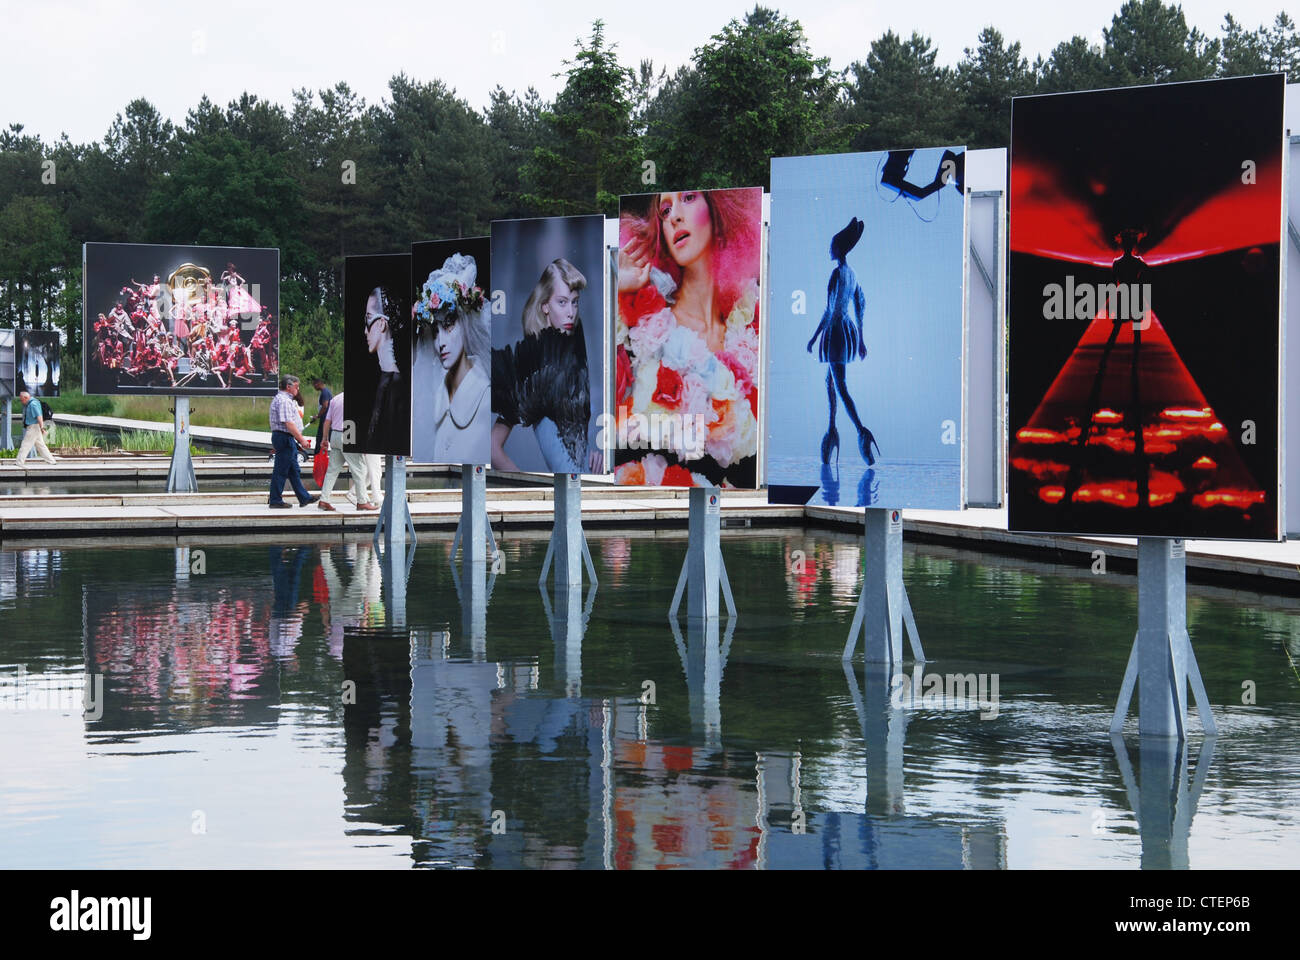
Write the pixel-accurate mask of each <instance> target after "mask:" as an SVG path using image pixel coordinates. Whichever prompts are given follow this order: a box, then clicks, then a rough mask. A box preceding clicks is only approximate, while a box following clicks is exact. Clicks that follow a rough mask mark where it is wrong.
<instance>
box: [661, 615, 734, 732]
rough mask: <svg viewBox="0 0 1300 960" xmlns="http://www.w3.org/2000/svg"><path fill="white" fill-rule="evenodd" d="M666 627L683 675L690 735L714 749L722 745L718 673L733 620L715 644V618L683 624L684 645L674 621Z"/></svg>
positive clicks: (693, 619)
mask: <svg viewBox="0 0 1300 960" xmlns="http://www.w3.org/2000/svg"><path fill="white" fill-rule="evenodd" d="M669 623H670V624H671V625H672V628H673V641H674V643H676V645H677V655H678V656H679V657H680V658H681V661H682V670H683V672H684V673H685V674H686V695H687V698H688V700H689V703H690V714H691V733H692V734H694V735H695V736H697V737H699V738H701V739H703V741H704V745H705V746H706V747H709V748H710V749H717V747H718V746H719V744H720V743H721V741H722V672H723V670H725V669H726V667H727V654H728V653H730V652H731V638H732V635H733V634H734V633H735V631H736V620H735V618H734V617H733V618H731V619H729V620H728V621H727V630H726V633H725V634H723V635H722V638H721V641H719V636H718V634H719V623H718V618H717V617H708V618H698V617H691V618H689V619H688V620H687V621H686V636H687V641H686V643H683V642H682V631H681V627H679V626H678V625H677V620H676V618H673V619H671V620H669Z"/></svg>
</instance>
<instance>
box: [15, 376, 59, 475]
mask: <svg viewBox="0 0 1300 960" xmlns="http://www.w3.org/2000/svg"><path fill="white" fill-rule="evenodd" d="M18 399H19V400H21V401H22V402H23V442H22V446H20V447H19V448H18V459H17V461H16V462H17V464H18V466H20V467H21V466H22V465H23V461H24V460H26V459H27V456H28V454H30V453H31V452H32V448H33V447H35V448H36V453H37V454H38V455H39V456H40V458H41V459H42V460H44V461H45V462H46V463H57V462H58V461H57V460H55V459H54V454H52V453H50V448H49V447H48V446H46V444H45V431H46V430H48V429H49V428H48V427H47V426H46V425H45V411H44V410H43V409H42V407H41V401H40V400H37V399H36V398H35V397H33V396H32V395H31V394H30V393H29V392H28V391H26V390H24V391H23V392H22V393H20V394H18Z"/></svg>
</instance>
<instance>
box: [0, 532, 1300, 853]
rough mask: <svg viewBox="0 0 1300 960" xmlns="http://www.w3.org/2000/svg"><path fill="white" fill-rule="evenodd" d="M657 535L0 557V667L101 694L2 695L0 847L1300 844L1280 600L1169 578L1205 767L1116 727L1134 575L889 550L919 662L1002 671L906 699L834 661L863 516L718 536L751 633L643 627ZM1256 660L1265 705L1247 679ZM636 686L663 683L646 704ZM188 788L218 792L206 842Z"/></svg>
mask: <svg viewBox="0 0 1300 960" xmlns="http://www.w3.org/2000/svg"><path fill="white" fill-rule="evenodd" d="M679 540H680V537H677V536H675V535H673V534H664V533H662V532H659V533H653V532H643V531H636V532H627V533H620V534H617V535H611V536H609V537H605V538H601V537H599V536H594V537H593V538H592V546H593V552H594V554H595V559H596V560H597V562H598V563H600V564H601V565H602V569H603V570H605V571H608V572H610V573H611V576H610V577H609V579H608V580H607V581H603V584H604V585H602V586H601V588H600V591H599V593H595V592H593V591H588V592H583V591H582V590H581V589H577V590H568V589H560V590H559V591H553V590H545V591H544V592H543V597H542V604H541V605H540V607H539V604H538V597H537V594H536V593H534V592H533V589H534V588H533V586H532V584H533V583H534V582H536V571H537V570H538V568H539V567H540V564H541V560H542V556H543V551H544V548H545V541H544V540H541V539H537V540H532V539H511V540H509V541H506V542H505V543H504V544H503V549H504V550H506V551H507V552H508V553H509V558H508V561H509V566H508V569H509V570H510V575H509V576H502V577H501V578H500V579H499V580H493V579H492V578H491V577H490V575H489V572H488V571H487V569H486V567H485V565H478V566H477V567H474V566H473V565H471V566H470V567H466V568H453V567H449V566H448V565H447V563H446V554H445V552H444V548H445V546H446V545H445V543H442V544H439V543H437V542H434V543H430V544H426V545H425V546H422V547H421V548H420V550H419V551H417V552H416V553H415V555H414V556H412V555H410V554H403V555H401V556H394V557H392V558H391V559H392V560H393V561H394V563H393V564H392V565H390V564H388V563H386V562H385V557H384V556H383V555H382V554H378V553H376V552H375V551H374V550H373V549H372V547H371V544H370V543H369V542H368V541H367V540H361V541H359V542H358V541H353V540H348V541H346V542H344V541H339V540H334V541H329V542H323V543H321V544H318V545H317V544H295V545H292V546H282V545H274V546H269V545H267V544H263V545H261V546H239V547H220V546H210V547H199V546H195V547H193V548H187V547H180V548H177V547H173V546H167V547H163V548H135V549H130V550H121V549H117V550H114V551H108V550H101V549H65V550H43V551H12V550H9V551H4V550H0V571H2V572H4V573H6V574H7V575H8V574H9V573H10V572H11V571H12V576H11V577H10V576H6V579H5V584H6V592H5V593H3V594H0V683H2V682H4V681H5V680H6V678H7V677H9V676H10V675H12V674H13V673H14V672H15V671H16V669H17V667H18V666H22V667H23V668H24V670H25V671H26V675H27V677H28V678H29V679H30V681H31V682H32V684H33V685H34V686H35V687H39V685H40V684H42V683H44V684H46V685H49V684H50V683H52V682H53V680H51V679H50V678H56V677H76V676H80V674H82V673H83V672H84V671H88V672H91V673H102V674H103V675H104V681H105V682H104V694H103V700H104V714H103V716H102V717H101V718H100V719H93V718H88V719H83V718H82V716H81V714H80V711H79V710H72V709H68V710H55V709H52V708H51V709H45V710H42V711H38V710H34V709H26V710H21V709H20V710H11V711H7V712H6V713H5V714H4V717H3V719H0V764H2V765H3V766H4V768H5V770H6V777H5V778H4V780H3V781H0V862H4V863H9V864H18V865H71V866H76V865H90V866H105V865H118V866H145V865H164V864H174V865H180V866H202V865H208V866H231V865H240V864H243V865H248V864H260V865H266V866H290V865H337V866H347V865H349V864H365V865H368V866H374V865H389V866H412V865H414V866H430V867H438V866H445V867H520V866H528V867H533V866H536V867H584V868H595V869H601V868H608V869H623V868H642V867H644V868H670V867H710V868H732V869H735V868H755V869H762V868H784V867H814V868H823V867H826V868H864V867H865V868H873V867H894V866H907V867H952V868H969V867H1003V866H1029V865H1050V866H1075V867H1077V866H1110V867H1131V866H1135V865H1138V864H1141V865H1143V866H1146V867H1174V868H1178V867H1186V866H1198V867H1201V866H1221V865H1223V866H1232V865H1238V864H1246V865H1268V866H1281V865H1286V864H1289V863H1293V862H1294V861H1295V860H1296V858H1297V856H1298V855H1300V815H1298V814H1297V811H1296V810H1295V806H1294V802H1293V799H1294V794H1295V789H1296V786H1297V784H1300V745H1297V743H1296V742H1295V739H1294V736H1293V735H1292V731H1293V729H1294V722H1295V720H1296V719H1297V717H1300V696H1297V693H1296V690H1295V688H1294V685H1293V683H1292V682H1291V680H1290V679H1289V678H1290V677H1291V674H1290V673H1289V672H1288V669H1289V668H1288V666H1287V658H1286V654H1287V649H1288V648H1287V645H1288V644H1291V643H1294V641H1295V637H1296V630H1295V627H1294V622H1295V612H1296V611H1297V610H1298V609H1300V605H1298V604H1296V603H1295V602H1293V601H1289V600H1279V599H1268V598H1260V597H1251V598H1249V599H1245V600H1244V599H1243V596H1242V595H1241V594H1240V593H1227V592H1225V591H1220V592H1217V593H1216V592H1214V591H1210V590H1204V589H1201V588H1196V587H1193V588H1192V589H1191V590H1190V591H1189V601H1188V616H1189V621H1190V624H1191V626H1192V632H1193V634H1194V635H1195V636H1196V637H1197V643H1198V654H1199V655H1200V657H1201V658H1202V659H1201V663H1202V668H1203V671H1204V675H1205V677H1206V680H1207V684H1208V686H1209V689H1210V692H1211V696H1212V698H1214V699H1215V700H1216V701H1217V702H1216V706H1215V709H1216V711H1218V713H1219V717H1220V722H1221V729H1222V730H1223V734H1222V735H1223V736H1224V737H1225V740H1224V741H1223V742H1221V743H1220V746H1219V749H1220V750H1227V751H1229V753H1230V755H1231V757H1232V762H1230V763H1226V762H1221V763H1219V764H1217V765H1214V764H1211V762H1210V759H1211V754H1212V750H1213V746H1212V744H1211V743H1210V742H1209V741H1204V742H1202V745H1201V747H1200V750H1199V754H1198V756H1197V757H1196V758H1195V764H1194V768H1193V766H1192V764H1191V762H1190V758H1189V756H1188V754H1187V753H1186V752H1183V751H1182V750H1181V749H1180V748H1179V747H1178V746H1177V745H1176V744H1173V745H1171V744H1167V743H1157V744H1145V743H1144V744H1137V745H1135V749H1136V750H1137V752H1138V755H1137V757H1136V759H1134V760H1130V759H1129V754H1128V751H1127V750H1126V749H1121V748H1119V747H1115V746H1112V745H1111V744H1109V743H1108V742H1107V739H1108V737H1107V732H1106V725H1107V718H1108V717H1109V712H1110V706H1111V705H1110V703H1109V702H1108V701H1109V700H1110V698H1111V697H1112V696H1113V688H1114V686H1115V685H1116V684H1117V683H1118V680H1119V677H1120V676H1121V675H1122V672H1123V667H1124V663H1125V661H1126V658H1127V654H1128V644H1129V642H1130V641H1131V637H1132V633H1131V624H1132V622H1133V618H1134V617H1135V606H1136V605H1135V602H1134V597H1133V582H1132V579H1131V578H1127V579H1126V578H1124V577H1120V576H1111V577H1107V578H1096V577H1090V576H1088V575H1086V568H1085V570H1084V573H1077V572H1075V571H1070V570H1064V569H1061V568H1054V567H1049V566H1044V565H1034V564H1031V563H1027V562H1025V561H1022V560H1017V561H1012V560H998V559H995V558H988V557H978V558H977V557H972V556H970V555H967V554H963V553H960V552H958V551H954V550H947V549H945V548H938V547H909V548H908V551H907V555H906V558H905V574H906V576H907V579H908V589H909V592H910V593H911V595H912V600H913V603H914V606H915V609H916V613H917V618H918V620H919V621H920V622H921V624H920V625H921V627H922V628H923V629H924V630H926V632H927V634H928V635H931V636H934V637H936V649H934V650H932V651H930V652H931V653H932V654H933V655H935V656H937V657H939V659H938V660H934V661H931V662H930V663H928V664H926V665H925V669H926V670H927V671H935V672H937V673H941V674H968V673H972V674H973V673H979V674H983V673H986V672H987V673H993V674H996V675H998V676H999V677H1000V681H1001V683H1000V696H1001V703H1000V708H999V709H998V710H997V711H990V712H989V713H990V716H988V717H987V718H986V719H981V712H980V710H979V709H978V707H974V706H973V707H972V708H971V709H954V708H953V706H952V705H951V704H941V705H934V704H931V703H929V702H927V701H925V700H921V701H920V702H919V704H918V703H907V704H901V703H898V702H896V701H895V700H894V699H893V698H891V692H892V690H893V686H894V684H895V682H896V681H895V678H894V677H892V676H891V675H890V674H889V673H888V672H887V671H886V670H882V669H880V668H878V667H876V666H875V665H872V666H870V667H865V666H864V665H862V664H857V665H856V666H854V667H853V668H852V669H850V670H848V671H847V672H846V671H845V669H844V667H843V665H842V664H841V661H840V657H839V654H840V650H841V647H842V640H843V633H844V629H845V625H846V624H847V622H848V620H849V618H850V617H851V614H852V609H853V604H854V601H855V600H856V596H857V586H858V578H859V570H860V565H861V545H860V538H856V537H853V536H848V535H846V536H842V537H841V536H836V535H831V534H826V533H821V532H814V531H800V530H795V531H782V532H780V533H763V532H758V531H749V532H747V533H746V534H745V535H743V536H735V537H733V536H731V535H727V540H728V543H727V544H726V545H725V549H726V550H727V552H728V558H729V559H732V558H733V557H734V558H735V559H734V560H733V564H734V565H736V566H737V568H738V569H743V570H745V571H746V577H745V578H744V580H743V582H742V581H741V580H740V579H739V578H738V580H737V583H736V585H735V586H736V588H737V592H738V594H739V596H738V597H737V600H738V602H741V603H743V604H744V607H745V610H746V619H745V622H744V625H737V624H735V622H734V621H730V622H728V623H726V624H721V623H719V621H717V620H714V621H712V622H711V623H710V622H708V621H704V622H695V623H691V622H690V621H688V623H687V625H686V626H684V627H680V628H676V627H670V628H669V629H667V630H666V629H665V626H664V622H663V615H662V611H663V609H664V606H665V605H666V602H667V599H668V596H669V595H670V594H671V591H672V586H673V583H674V580H675V575H676V573H677V568H678V563H679V561H680V555H681V545H680V542H678V541H679ZM200 550H202V551H203V552H202V554H201V555H200V553H199V551H200ZM200 561H202V562H200ZM615 574H616V575H615ZM619 577H621V578H622V583H621V585H620V586H617V587H614V586H610V584H611V583H614V582H615V581H616V580H618V578H619ZM403 585H405V586H406V590H405V591H402V590H401V589H400V588H401V587H402V586H403ZM403 594H404V606H403ZM489 600H490V603H489ZM750 611H752V614H751V613H750ZM1079 624H1087V635H1086V638H1085V642H1081V639H1080V637H1079V635H1078V630H1079V626H1078V625H1079ZM670 636H671V642H670ZM1246 662H1249V663H1250V664H1252V667H1251V672H1250V674H1249V675H1251V676H1253V677H1256V678H1258V685H1259V687H1258V702H1259V704H1260V705H1259V706H1241V705H1238V702H1239V698H1240V691H1239V690H1236V689H1235V687H1234V684H1235V683H1237V682H1239V681H1237V680H1236V678H1237V677H1238V676H1239V675H1240V674H1241V668H1240V665H1241V664H1242V663H1246ZM1224 678H1228V680H1224ZM683 680H684V682H683ZM646 681H651V683H652V687H651V689H653V690H654V691H655V694H656V695H655V696H654V697H652V698H651V697H647V698H646V700H647V702H642V695H643V693H644V691H645V690H646V689H647V688H646V687H645V686H644V685H645V683H646ZM10 685H12V684H10ZM3 692H4V691H0V694H2V693H3ZM0 699H3V698H0ZM5 702H14V698H12V697H10V698H9V700H8V701H5ZM724 720H725V723H724ZM1195 749H1196V747H1195V742H1194V743H1193V750H1195ZM1171 751H1172V752H1171ZM1112 757H1113V758H1115V760H1114V762H1113V761H1112ZM1135 766H1136V772H1135V770H1134V767H1135ZM1138 774H1140V776H1138ZM340 782H341V784H342V787H343V790H342V802H341V803H340V797H339V791H338V787H339V785H340ZM195 809H203V810H205V811H206V812H207V813H208V814H209V816H208V824H209V832H208V835H207V836H206V837H205V838H202V839H201V840H200V839H192V838H191V836H190V833H189V823H190V815H191V812H192V811H193V810H195ZM1096 810H1103V811H1107V812H1108V814H1109V813H1111V812H1113V816H1110V822H1109V823H1108V824H1107V829H1106V830H1105V831H1102V832H1095V831H1093V830H1092V829H1091V827H1092V826H1093V819H1092V817H1091V814H1092V813H1093V811H1096ZM1194 813H1195V814H1196V816H1195V817H1193V814H1194ZM178 823H179V827H178V828H176V829H178V830H179V833H176V832H170V831H172V830H173V827H174V826H175V825H176V824H178ZM169 824H170V825H173V826H169ZM1263 824H1267V828H1264V827H1263V826H1262V825H1263ZM109 838H111V839H109ZM182 838H183V839H182ZM1193 841H1195V842H1193ZM1189 850H1190V853H1189Z"/></svg>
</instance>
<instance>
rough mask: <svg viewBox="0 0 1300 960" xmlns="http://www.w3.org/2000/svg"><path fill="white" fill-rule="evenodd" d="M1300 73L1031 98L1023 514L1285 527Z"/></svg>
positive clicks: (1119, 525)
mask: <svg viewBox="0 0 1300 960" xmlns="http://www.w3.org/2000/svg"><path fill="white" fill-rule="evenodd" d="M1282 104H1283V78H1282V76H1281V75H1269V76H1259V77H1246V78H1241V79H1231V80H1212V81H1204V82H1198V83H1180V84H1163V85H1157V86H1144V87H1131V88H1126V89H1120V90H1103V91H1094V92H1088V93H1070V94H1058V95H1053V96H1041V97H1023V98H1017V99H1016V100H1014V101H1013V104H1012V131H1011V186H1010V197H1009V211H1008V218H1009V237H1008V245H1009V248H1010V281H1009V283H1010V287H1009V304H1010V307H1009V310H1010V330H1009V358H1008V363H1009V367H1010V378H1009V379H1010V385H1009V392H1010V416H1009V430H1010V444H1009V452H1008V488H1009V489H1008V496H1009V523H1010V528H1011V529H1012V530H1024V531H1032V532H1042V533H1064V534H1071V533H1073V534H1110V535H1117V536H1122V535H1127V536H1156V537H1188V538H1225V539H1236V540H1275V539H1277V537H1278V533H1279V521H1278V516H1279V501H1280V496H1279V479H1280V478H1279V453H1280V443H1279V439H1280V434H1279V403H1278V400H1279V392H1280V391H1279V342H1280V313H1281V311H1280V303H1281V286H1280V258H1281V253H1282V248H1281V241H1282V231H1283V206H1282V202H1283V198H1282V169H1283V165H1282V156H1283V152H1282V151H1283V129H1282V122H1283V121H1282V116H1283V113H1282V109H1283V107H1282Z"/></svg>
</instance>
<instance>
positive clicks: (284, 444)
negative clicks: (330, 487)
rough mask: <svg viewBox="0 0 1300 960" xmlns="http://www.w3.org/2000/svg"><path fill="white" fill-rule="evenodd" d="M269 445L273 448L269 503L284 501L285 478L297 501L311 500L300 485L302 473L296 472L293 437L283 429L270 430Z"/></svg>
mask: <svg viewBox="0 0 1300 960" xmlns="http://www.w3.org/2000/svg"><path fill="white" fill-rule="evenodd" d="M271 446H272V447H274V448H275V472H274V473H272V474H271V501H270V502H271V503H284V484H285V481H286V480H287V481H288V482H289V483H291V484H293V492H294V495H295V496H297V498H298V502H299V503H307V502H309V501H310V500H311V494H310V493H308V492H307V488H306V487H304V486H303V485H302V475H301V474H299V473H298V445H297V444H296V443H294V442H293V437H292V436H291V435H290V434H288V433H286V432H285V431H283V430H273V431H271Z"/></svg>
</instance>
